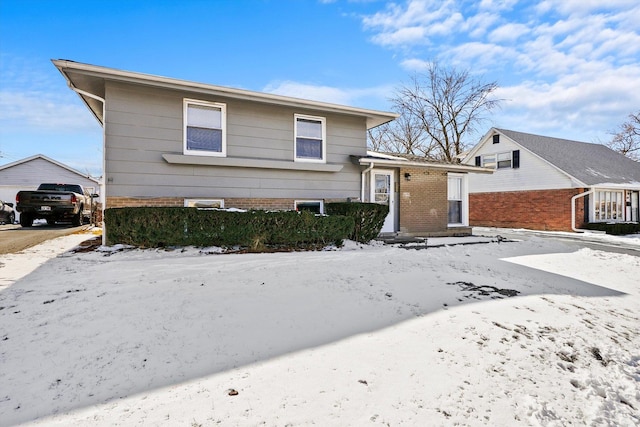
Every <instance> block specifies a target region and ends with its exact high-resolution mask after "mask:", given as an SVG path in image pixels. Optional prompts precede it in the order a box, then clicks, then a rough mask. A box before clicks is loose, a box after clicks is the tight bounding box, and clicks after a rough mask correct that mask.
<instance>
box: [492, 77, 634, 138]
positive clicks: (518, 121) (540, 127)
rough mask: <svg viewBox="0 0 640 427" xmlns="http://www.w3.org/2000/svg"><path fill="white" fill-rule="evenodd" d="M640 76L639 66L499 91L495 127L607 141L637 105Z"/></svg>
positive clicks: (523, 84)
mask: <svg viewBox="0 0 640 427" xmlns="http://www.w3.org/2000/svg"><path fill="white" fill-rule="evenodd" d="M639 75H640V66H638V65H634V66H627V67H621V68H616V69H613V68H612V69H609V70H606V72H603V70H600V69H594V70H592V73H591V74H586V73H584V74H581V75H580V76H577V75H568V76H566V77H563V78H560V79H558V80H556V81H554V82H551V83H547V82H532V81H528V82H523V83H521V84H518V85H514V86H509V87H502V88H499V89H498V91H496V96H497V97H498V98H501V99H505V102H504V104H503V109H502V110H503V114H500V115H499V116H500V117H499V120H501V121H502V123H501V124H499V125H500V126H507V127H509V126H510V127H512V128H514V129H522V130H525V131H533V132H541V133H543V134H547V135H550V136H562V137H570V138H573V139H581V140H584V141H587V142H589V141H595V140H596V139H598V137H599V138H602V139H603V140H606V139H607V136H606V133H607V132H608V131H610V130H612V129H613V127H615V124H616V123H620V122H622V121H623V120H624V118H625V117H626V116H627V115H628V114H629V112H631V111H635V110H636V109H637V106H638V105H640V79H638V76H639ZM554 131H555V132H556V133H557V132H566V134H564V135H553V134H552V133H553V132H554ZM571 133H573V136H571Z"/></svg>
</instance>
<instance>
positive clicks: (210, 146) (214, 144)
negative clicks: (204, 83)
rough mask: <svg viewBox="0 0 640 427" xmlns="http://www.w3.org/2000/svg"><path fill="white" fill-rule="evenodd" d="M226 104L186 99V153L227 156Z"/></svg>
mask: <svg viewBox="0 0 640 427" xmlns="http://www.w3.org/2000/svg"><path fill="white" fill-rule="evenodd" d="M226 110H227V106H226V104H221V103H218V102H207V101H197V100H193V99H185V100H184V137H183V138H184V154H192V155H198V156H221V157H223V156H226V155H227V135H226V121H227V120H226V116H227V114H226V113H227V111H226Z"/></svg>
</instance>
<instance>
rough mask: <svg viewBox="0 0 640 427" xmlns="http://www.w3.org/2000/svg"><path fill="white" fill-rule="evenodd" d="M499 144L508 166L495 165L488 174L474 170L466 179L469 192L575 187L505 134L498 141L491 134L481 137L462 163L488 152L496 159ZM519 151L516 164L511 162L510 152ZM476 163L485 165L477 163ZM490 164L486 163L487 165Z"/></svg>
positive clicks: (471, 161)
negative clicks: (484, 137)
mask: <svg viewBox="0 0 640 427" xmlns="http://www.w3.org/2000/svg"><path fill="white" fill-rule="evenodd" d="M498 146H499V147H500V153H509V152H510V153H511V154H512V164H511V166H512V167H511V168H504V169H496V171H495V172H494V173H493V174H491V175H486V174H474V175H473V177H472V178H471V179H470V180H469V192H470V193H485V192H489V193H492V192H501V191H527V190H550V189H553V190H555V189H560V188H575V187H576V186H578V184H576V183H574V182H572V180H571V178H570V177H569V176H568V175H566V174H564V173H562V172H561V171H559V170H558V169H557V168H555V167H554V166H552V165H550V164H549V163H547V162H546V161H544V160H542V159H541V158H540V157H538V156H536V155H534V154H532V153H531V152H529V151H528V150H526V149H523V148H522V147H521V146H519V145H518V144H516V143H514V142H513V141H511V140H510V139H509V138H507V137H505V136H502V135H501V137H500V143H499V144H495V145H494V144H493V141H492V136H489V137H488V139H484V140H483V141H482V145H481V147H479V149H478V151H477V152H476V153H474V156H472V157H470V158H468V159H466V160H465V163H466V164H469V165H475V162H476V160H475V156H480V158H481V162H482V159H484V158H485V157H487V156H489V160H491V157H493V159H494V160H493V161H494V162H496V163H497V159H496V157H495V156H496V154H497V153H496V148H497V147H498ZM517 150H520V151H519V168H514V167H513V166H514V165H513V152H514V151H517ZM480 166H485V165H484V164H482V163H481V164H480ZM489 167H490V166H489Z"/></svg>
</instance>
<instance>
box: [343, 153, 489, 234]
mask: <svg viewBox="0 0 640 427" xmlns="http://www.w3.org/2000/svg"><path fill="white" fill-rule="evenodd" d="M353 159H354V162H356V163H357V164H359V165H361V166H363V167H366V168H365V169H364V170H363V172H362V195H361V199H362V200H363V201H366V202H374V203H386V204H388V205H389V216H388V217H387V219H386V221H385V224H384V226H383V227H382V230H381V233H383V234H388V233H395V234H397V235H400V236H447V235H448V236H461V235H469V234H471V228H470V227H469V209H468V207H469V191H468V189H469V185H470V184H469V182H470V181H471V179H470V176H474V177H475V175H476V174H484V175H486V174H491V173H492V172H493V171H491V170H487V169H486V168H479V167H476V166H469V165H463V164H451V163H444V162H436V161H429V160H426V159H424V158H419V157H416V156H404V155H400V154H386V153H377V152H371V151H370V152H368V153H367V155H366V156H364V157H356V156H353ZM474 179H475V178H474Z"/></svg>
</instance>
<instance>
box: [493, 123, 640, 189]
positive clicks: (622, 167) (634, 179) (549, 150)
mask: <svg viewBox="0 0 640 427" xmlns="http://www.w3.org/2000/svg"><path fill="white" fill-rule="evenodd" d="M492 130H493V131H495V132H498V133H501V134H502V135H504V136H506V137H508V138H510V139H511V140H513V142H515V143H516V144H519V145H521V146H522V147H524V148H526V149H527V150H529V151H530V152H532V153H533V154H535V155H537V156H538V157H540V158H542V159H543V160H545V161H547V162H548V163H550V164H552V165H553V166H555V167H556V168H558V169H560V170H561V171H563V172H565V173H566V174H567V175H570V176H571V177H573V178H575V179H577V180H579V181H581V182H582V183H584V184H586V185H587V186H595V185H602V184H629V183H633V184H638V183H640V163H639V162H636V161H634V160H631V159H630V158H628V157H626V156H624V155H622V154H620V153H618V152H616V151H613V150H611V149H610V148H608V147H606V146H604V145H602V144H591V143H587V142H580V141H572V140H568V139H561V138H553V137H548V136H542V135H534V134H530V133H524V132H516V131H513V130H508V129H498V128H493V129H492ZM495 132H491V131H490V132H489V133H488V134H487V135H491V134H492V133H495Z"/></svg>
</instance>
